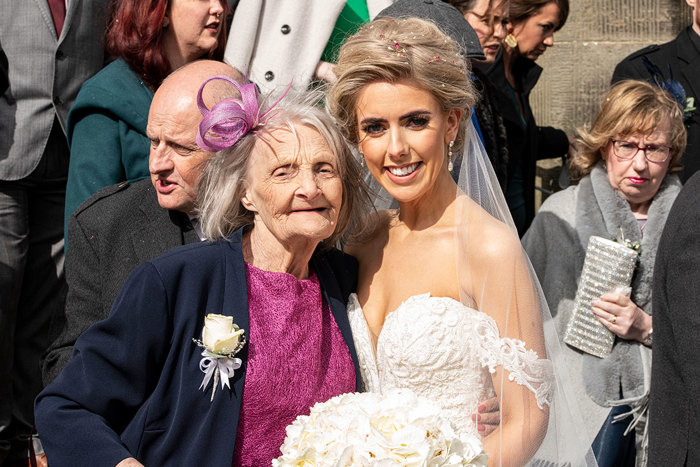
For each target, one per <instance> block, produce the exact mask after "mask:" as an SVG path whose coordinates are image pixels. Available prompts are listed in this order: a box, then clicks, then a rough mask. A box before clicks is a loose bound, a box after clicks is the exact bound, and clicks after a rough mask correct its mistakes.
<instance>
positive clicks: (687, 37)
mask: <svg viewBox="0 0 700 467" xmlns="http://www.w3.org/2000/svg"><path fill="white" fill-rule="evenodd" d="M685 1H686V2H688V5H690V7H691V8H692V9H693V24H691V25H690V26H688V27H687V28H685V29H684V30H683V31H681V33H680V34H678V37H676V38H675V39H674V40H672V41H671V42H667V43H666V44H661V45H651V46H649V47H646V48H644V49H642V50H638V51H637V52H635V53H633V54H632V55H630V56H628V57H627V58H625V59H624V60H623V61H621V62H620V63H619V64H618V65H617V67H616V68H615V72H614V73H613V77H612V82H613V83H616V82H618V81H621V80H623V79H642V80H646V81H649V80H652V79H653V78H652V75H651V73H650V72H649V70H648V69H647V67H646V66H645V65H644V62H643V61H642V57H645V56H646V57H647V58H648V59H649V60H650V61H651V62H652V63H653V64H654V65H656V67H657V68H658V69H659V70H660V71H661V73H662V74H663V78H662V80H663V81H665V80H667V79H669V78H670V77H671V72H672V73H673V79H674V80H676V81H678V82H679V83H680V84H681V85H682V86H683V89H684V90H685V93H686V100H685V102H684V103H683V107H684V109H687V110H686V118H685V124H686V128H687V129H688V145H687V146H686V148H685V154H684V155H683V158H682V159H681V162H682V163H683V166H684V167H685V168H684V170H683V171H682V172H680V173H679V175H680V177H681V181H682V182H684V183H685V181H686V180H688V179H689V178H690V176H691V175H693V174H694V173H695V172H697V171H698V170H700V112H699V111H698V108H700V79H698V77H700V0H685ZM669 67H670V69H671V70H670V71H669ZM693 107H695V108H696V109H695V110H692V109H693Z"/></svg>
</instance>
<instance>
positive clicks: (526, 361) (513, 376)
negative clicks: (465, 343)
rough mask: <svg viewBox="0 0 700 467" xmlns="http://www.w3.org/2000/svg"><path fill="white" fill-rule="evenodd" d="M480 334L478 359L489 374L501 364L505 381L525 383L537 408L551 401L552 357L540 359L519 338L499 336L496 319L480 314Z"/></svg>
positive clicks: (522, 384)
mask: <svg viewBox="0 0 700 467" xmlns="http://www.w3.org/2000/svg"><path fill="white" fill-rule="evenodd" d="M476 331H477V335H478V337H479V359H480V360H481V364H482V365H484V366H485V367H487V368H488V369H489V371H490V372H491V373H494V372H495V371H496V367H498V366H503V368H505V369H506V370H507V371H508V380H510V381H515V382H516V383H518V384H520V385H521V386H525V387H526V388H528V389H529V390H530V391H532V392H533V393H534V394H535V398H536V399H537V405H538V407H539V408H540V409H542V408H544V405H545V404H546V405H551V403H552V390H553V388H552V382H553V381H554V367H553V365H552V362H551V360H548V359H544V358H539V356H538V355H537V352H535V351H534V350H532V349H530V350H528V349H526V348H525V343H524V342H523V341H521V340H518V339H512V338H500V337H499V335H498V327H497V326H496V322H495V321H494V320H493V319H491V318H490V317H488V316H487V315H483V319H481V320H479V323H478V324H477V328H476Z"/></svg>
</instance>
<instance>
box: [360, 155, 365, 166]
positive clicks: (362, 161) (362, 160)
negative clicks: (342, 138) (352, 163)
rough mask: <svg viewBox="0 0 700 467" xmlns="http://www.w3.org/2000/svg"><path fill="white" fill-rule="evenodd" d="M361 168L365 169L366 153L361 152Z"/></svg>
mask: <svg viewBox="0 0 700 467" xmlns="http://www.w3.org/2000/svg"><path fill="white" fill-rule="evenodd" d="M360 168H361V169H364V168H365V153H364V152H362V151H360Z"/></svg>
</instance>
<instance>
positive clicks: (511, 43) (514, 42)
mask: <svg viewBox="0 0 700 467" xmlns="http://www.w3.org/2000/svg"><path fill="white" fill-rule="evenodd" d="M503 42H505V43H506V45H507V46H508V47H510V48H511V49H514V48H516V47H517V46H518V39H516V38H515V36H514V35H513V33H510V34H508V35H507V36H506V38H505V39H503Z"/></svg>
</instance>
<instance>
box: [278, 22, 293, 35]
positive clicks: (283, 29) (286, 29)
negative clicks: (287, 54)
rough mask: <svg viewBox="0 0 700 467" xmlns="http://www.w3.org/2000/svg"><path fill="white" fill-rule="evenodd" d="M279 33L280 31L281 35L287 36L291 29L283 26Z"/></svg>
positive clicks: (286, 25)
mask: <svg viewBox="0 0 700 467" xmlns="http://www.w3.org/2000/svg"><path fill="white" fill-rule="evenodd" d="M280 31H282V34H289V33H290V32H291V31H292V28H290V27H289V25H288V24H285V25H283V26H282V27H281V28H280Z"/></svg>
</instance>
